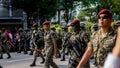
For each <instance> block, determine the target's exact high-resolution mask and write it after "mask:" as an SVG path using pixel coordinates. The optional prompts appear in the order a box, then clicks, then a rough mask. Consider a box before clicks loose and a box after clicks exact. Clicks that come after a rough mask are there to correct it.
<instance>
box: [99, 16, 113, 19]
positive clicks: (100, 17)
mask: <svg viewBox="0 0 120 68" xmlns="http://www.w3.org/2000/svg"><path fill="white" fill-rule="evenodd" d="M109 18H111V17H110V16H99V17H98V19H109Z"/></svg>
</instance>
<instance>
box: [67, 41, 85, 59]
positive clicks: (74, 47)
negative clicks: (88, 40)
mask: <svg viewBox="0 0 120 68" xmlns="http://www.w3.org/2000/svg"><path fill="white" fill-rule="evenodd" d="M68 44H69V46H70V47H71V48H72V50H73V51H74V52H75V53H76V55H77V56H78V57H81V56H82V55H83V53H82V49H81V48H80V47H79V45H82V44H81V43H80V42H79V41H78V40H75V41H74V43H72V42H71V41H70V40H69V39H68Z"/></svg>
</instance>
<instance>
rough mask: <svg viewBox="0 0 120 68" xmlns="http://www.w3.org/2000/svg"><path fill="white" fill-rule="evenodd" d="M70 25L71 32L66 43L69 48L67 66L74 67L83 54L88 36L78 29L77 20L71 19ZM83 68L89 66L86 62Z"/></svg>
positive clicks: (78, 23) (78, 22)
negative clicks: (69, 53)
mask: <svg viewBox="0 0 120 68" xmlns="http://www.w3.org/2000/svg"><path fill="white" fill-rule="evenodd" d="M70 25H71V26H72V28H73V32H72V34H71V37H70V40H69V39H68V45H69V48H70V49H71V55H70V59H69V63H68V68H76V67H77V65H78V63H79V61H80V60H81V58H82V55H83V54H84V51H85V48H86V46H87V43H88V42H89V37H88V34H87V33H86V32H85V31H83V30H80V21H79V20H76V19H75V20H73V21H72V22H71V24H70ZM83 68H90V65H89V63H87V64H86V65H85V66H84V67H83Z"/></svg>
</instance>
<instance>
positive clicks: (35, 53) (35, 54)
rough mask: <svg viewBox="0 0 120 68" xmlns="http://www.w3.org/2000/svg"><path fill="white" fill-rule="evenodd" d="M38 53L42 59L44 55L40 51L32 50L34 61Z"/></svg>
mask: <svg viewBox="0 0 120 68" xmlns="http://www.w3.org/2000/svg"><path fill="white" fill-rule="evenodd" d="M38 50H39V49H38ZM38 55H39V56H40V57H41V58H42V60H43V59H44V56H43V54H42V53H40V52H38V51H35V52H34V62H36V60H37V57H38Z"/></svg>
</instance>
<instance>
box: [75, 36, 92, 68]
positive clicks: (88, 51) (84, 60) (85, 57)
mask: <svg viewBox="0 0 120 68" xmlns="http://www.w3.org/2000/svg"><path fill="white" fill-rule="evenodd" d="M92 37H94V36H93V35H92V36H91V40H90V41H89V43H88V45H87V48H86V51H85V53H84V55H83V56H82V58H81V60H80V62H79V64H78V66H77V68H82V66H84V65H85V64H86V63H87V61H88V60H89V58H90V56H91V55H92V53H93V43H92Z"/></svg>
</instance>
